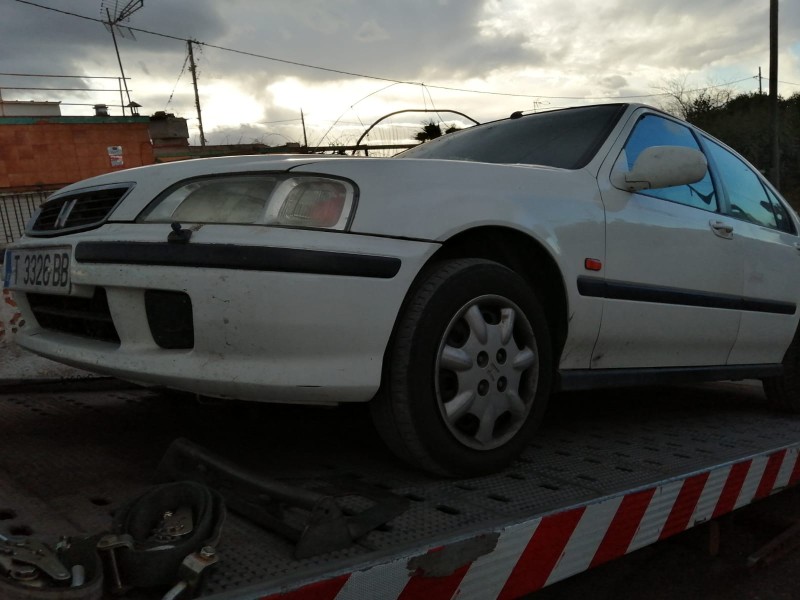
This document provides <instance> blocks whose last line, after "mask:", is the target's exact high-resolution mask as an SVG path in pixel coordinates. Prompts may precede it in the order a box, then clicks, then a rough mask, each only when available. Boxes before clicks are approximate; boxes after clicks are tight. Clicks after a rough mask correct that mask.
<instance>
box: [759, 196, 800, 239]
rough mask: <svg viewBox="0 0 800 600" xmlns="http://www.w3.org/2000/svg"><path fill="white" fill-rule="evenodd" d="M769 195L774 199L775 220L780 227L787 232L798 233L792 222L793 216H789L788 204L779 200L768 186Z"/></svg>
mask: <svg viewBox="0 0 800 600" xmlns="http://www.w3.org/2000/svg"><path fill="white" fill-rule="evenodd" d="M765 187H766V186H765ZM767 195H768V196H769V199H770V200H771V201H772V210H773V212H774V213H775V220H776V221H777V222H778V229H780V230H781V231H785V232H786V233H797V232H796V231H795V229H794V224H793V223H792V217H790V216H789V211H788V210H787V209H786V206H785V205H784V204H783V203H782V202H781V201H780V200H778V198H777V197H776V196H775V194H773V193H772V190H770V189H769V188H767Z"/></svg>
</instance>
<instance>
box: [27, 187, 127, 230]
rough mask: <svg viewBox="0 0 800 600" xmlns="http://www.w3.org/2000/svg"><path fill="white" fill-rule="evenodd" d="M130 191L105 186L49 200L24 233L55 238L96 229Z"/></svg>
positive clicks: (125, 188) (124, 188)
mask: <svg viewBox="0 0 800 600" xmlns="http://www.w3.org/2000/svg"><path fill="white" fill-rule="evenodd" d="M130 188H131V186H130V185H129V184H125V185H115V186H104V187H99V188H91V189H87V190H82V191H80V192H74V193H72V194H65V195H63V196H59V197H57V198H53V199H51V200H48V201H47V202H45V203H44V204H42V206H41V208H40V209H39V212H38V213H36V215H35V216H34V219H33V221H32V223H31V224H30V226H29V227H28V229H27V230H26V232H25V233H26V234H27V235H31V236H37V235H38V236H55V235H62V234H66V233H72V232H75V231H83V230H86V229H92V228H93V227H99V226H100V225H102V224H103V223H104V222H105V220H106V219H107V218H108V216H109V215H110V214H111V211H113V210H114V208H115V207H116V206H117V204H119V202H120V200H122V198H123V197H124V196H125V194H126V193H127V192H128V190H129V189H130Z"/></svg>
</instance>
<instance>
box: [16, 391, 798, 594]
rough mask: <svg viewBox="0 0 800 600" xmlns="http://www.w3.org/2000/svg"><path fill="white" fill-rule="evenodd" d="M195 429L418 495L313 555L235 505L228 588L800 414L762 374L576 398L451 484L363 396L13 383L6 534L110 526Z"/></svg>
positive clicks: (479, 523)
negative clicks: (491, 467)
mask: <svg viewBox="0 0 800 600" xmlns="http://www.w3.org/2000/svg"><path fill="white" fill-rule="evenodd" d="M67 389H68V388H67ZM179 436H183V437H187V438H189V439H191V440H192V441H194V442H196V443H198V444H201V445H204V446H206V447H208V448H209V449H210V450H212V451H214V452H216V453H219V454H222V455H224V456H226V457H227V458H229V459H231V460H234V461H237V462H239V463H240V464H242V465H243V466H246V467H248V468H250V469H252V470H255V471H258V472H261V473H264V474H265V475H266V476H269V477H272V478H277V479H281V480H283V481H285V482H287V483H290V484H293V485H297V486H301V487H306V488H318V487H321V486H329V485H331V484H333V485H336V486H338V487H341V488H346V486H347V482H348V481H352V480H353V479H357V480H360V481H364V482H367V483H370V484H374V485H378V486H381V487H382V488H385V489H391V490H392V491H393V492H395V493H397V494H401V495H405V496H407V497H408V498H409V499H411V504H410V507H409V509H408V510H407V511H406V512H405V513H404V514H402V515H401V516H399V517H397V518H395V519H394V520H393V521H392V522H391V523H389V524H388V525H387V526H386V527H383V528H381V530H379V531H374V532H372V533H370V534H368V535H367V536H365V537H364V538H363V539H362V540H361V542H360V543H359V544H358V545H356V546H353V547H351V548H349V549H347V550H343V551H340V552H336V553H330V554H326V555H323V556H319V557H314V558H310V559H305V560H300V561H297V560H294V559H292V557H291V551H292V546H291V544H289V543H288V542H286V541H284V540H283V539H281V538H279V537H277V536H275V535H273V534H271V533H269V532H266V531H264V530H263V529H261V528H259V527H257V526H255V525H253V524H251V523H248V522H246V521H244V520H242V519H240V518H237V517H236V516H235V515H231V516H229V521H228V524H227V525H226V528H225V531H224V535H223V538H222V541H221V543H220V548H219V551H220V557H221V560H222V563H221V565H220V567H219V568H218V569H217V570H216V571H215V572H214V574H213V575H212V577H211V580H210V582H209V586H208V589H207V593H208V594H217V593H219V594H220V597H223V596H225V595H226V592H232V591H233V590H235V589H237V588H240V587H241V586H248V585H254V584H258V583H260V582H265V581H276V580H281V579H286V580H288V579H290V578H292V577H293V576H296V574H298V573H300V572H302V573H304V574H310V573H313V572H324V571H325V570H327V569H329V568H330V567H331V565H336V564H339V565H345V564H347V562H348V561H349V562H352V561H353V560H354V559H355V560H358V561H359V562H360V561H364V560H368V559H371V558H373V557H379V556H388V555H391V554H392V553H394V552H401V551H402V550H407V549H411V548H415V547H419V546H422V545H428V544H435V543H436V541H437V540H445V539H448V538H451V537H453V536H456V535H459V534H462V533H468V532H471V531H478V530H482V529H483V528H488V527H490V526H492V525H495V524H498V523H504V522H513V521H516V520H519V519H522V518H530V517H533V516H536V515H540V514H544V513H548V512H552V511H554V510H556V509H559V508H563V507H566V506H570V505H574V504H578V503H582V502H586V501H590V500H591V499H593V498H599V497H602V496H606V495H610V494H614V493H618V492H621V491H623V490H630V489H633V488H637V487H644V486H648V485H652V484H654V483H656V482H660V481H664V480H666V479H669V478H672V477H679V476H684V475H686V474H687V473H691V472H693V471H696V470H701V469H704V468H708V467H709V466H711V465H717V464H721V463H724V462H728V461H733V460H736V459H739V458H742V457H745V456H747V455H749V454H752V453H753V452H754V451H760V450H763V449H765V448H778V447H781V446H782V445H789V444H792V443H796V442H797V441H798V440H799V439H800V417H794V416H787V415H785V414H780V413H777V412H775V411H774V410H773V409H771V408H770V407H768V406H767V405H766V403H765V402H764V400H763V394H762V392H761V390H760V386H757V385H752V384H747V383H744V384H715V385H701V386H692V387H674V388H647V389H637V390H625V391H606V392H603V393H597V392H588V393H580V394H578V393H574V394H564V395H560V396H556V397H554V398H553V399H552V403H551V410H550V411H549V413H548V415H547V417H546V418H545V421H544V423H543V426H542V429H541V432H540V434H539V436H538V437H537V439H536V441H535V443H534V444H533V445H532V446H530V447H529V448H528V449H527V450H526V451H525V452H524V454H523V455H522V457H521V459H520V460H518V461H517V462H516V463H515V464H514V465H512V466H511V467H510V468H509V469H507V470H506V471H504V472H503V473H500V474H498V475H493V476H490V477H480V478H474V479H467V480H459V481H444V480H441V479H435V478H431V477H428V476H426V475H424V474H422V473H419V472H417V471H415V470H413V469H410V468H407V467H405V466H404V465H402V464H400V463H399V462H398V461H396V460H395V459H394V458H393V457H391V456H390V455H389V454H388V452H387V451H386V450H385V449H384V448H383V446H382V444H381V443H380V441H379V440H378V438H377V436H376V434H375V433H374V431H373V429H372V427H371V424H370V422H369V418H368V411H367V410H366V409H365V407H363V406H348V407H342V408H340V409H330V408H309V407H291V406H271V405H254V404H242V403H234V402H229V403H211V404H197V403H195V402H194V401H193V400H188V399H186V398H185V397H180V396H170V395H166V394H159V393H157V392H152V391H147V390H130V391H94V392H71V391H64V392H60V393H39V394H36V393H10V394H5V395H0V440H2V441H1V442H0V533H3V534H15V533H24V534H30V533H32V534H34V535H40V536H44V537H55V536H59V535H71V534H77V533H91V532H97V531H102V530H104V529H107V528H108V527H109V526H110V523H111V517H110V513H111V511H113V510H114V508H115V507H116V506H119V505H120V504H122V503H124V502H125V501H126V500H127V499H129V498H130V497H132V496H134V495H136V494H137V493H138V492H139V491H141V490H143V489H144V488H146V487H147V486H149V485H151V484H152V483H153V475H154V472H155V468H156V466H157V464H158V461H159V459H160V458H161V456H162V455H163V453H164V451H165V450H166V448H167V446H168V445H169V443H170V442H171V441H172V440H173V439H175V438H176V437H179ZM350 501H351V502H356V501H357V500H356V499H351V500H350ZM156 597H158V596H156Z"/></svg>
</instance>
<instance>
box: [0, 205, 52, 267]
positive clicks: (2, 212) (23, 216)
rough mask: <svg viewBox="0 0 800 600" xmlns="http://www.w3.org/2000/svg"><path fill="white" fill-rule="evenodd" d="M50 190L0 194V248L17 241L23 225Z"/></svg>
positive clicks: (23, 229)
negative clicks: (0, 233) (0, 231)
mask: <svg viewBox="0 0 800 600" xmlns="http://www.w3.org/2000/svg"><path fill="white" fill-rule="evenodd" d="M52 193H53V191H52V190H48V191H38V192H19V193H11V194H4V193H0V222H2V224H3V237H0V248H5V247H6V245H8V244H10V243H11V242H13V241H15V240H16V239H18V238H19V237H20V236H21V235H22V234H23V232H24V231H25V224H26V223H27V222H28V220H29V219H30V218H31V216H32V215H33V213H35V212H36V209H37V208H39V205H40V204H41V203H42V202H44V201H45V200H47V197H48V196H49V195H50V194H52ZM0 260H2V259H0Z"/></svg>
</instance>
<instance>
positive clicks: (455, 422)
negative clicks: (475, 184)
mask: <svg viewBox="0 0 800 600" xmlns="http://www.w3.org/2000/svg"><path fill="white" fill-rule="evenodd" d="M551 371H552V365H551V350H550V338H549V333H548V329H547V323H546V321H545V317H544V312H543V311H542V309H541V307H540V305H539V302H538V301H537V299H536V297H535V295H534V293H533V292H532V291H531V289H530V288H529V287H528V285H527V284H526V282H525V281H524V280H523V279H522V278H521V277H520V276H519V275H517V274H516V273H515V272H513V271H511V270H510V269H507V268H506V267H504V266H502V265H500V264H498V263H494V262H491V261H486V260H478V259H463V260H452V261H447V262H443V263H439V264H437V265H434V267H433V268H431V269H430V270H429V271H428V272H427V273H426V274H425V275H423V277H422V279H421V281H420V283H419V285H418V286H417V288H416V290H415V291H414V292H412V296H411V298H410V301H409V302H408V303H407V305H406V308H405V310H404V312H403V314H402V315H401V317H400V321H399V323H398V327H397V330H396V332H395V335H394V337H393V340H392V344H391V348H390V352H389V355H388V361H387V366H386V372H385V379H384V387H383V389H382V391H381V393H380V394H379V395H378V397H377V398H376V399H375V400H374V401H373V416H374V419H375V422H376V425H377V427H378V430H379V432H380V433H381V435H382V437H383V438H384V439H385V441H386V442H387V444H388V445H389V447H390V448H391V449H392V450H393V451H394V452H395V453H396V454H398V455H399V456H401V457H402V458H404V459H406V460H407V461H410V462H412V463H414V464H416V465H419V466H421V467H423V468H424V469H426V470H428V471H431V472H433V473H437V474H442V475H449V476H471V475H479V474H483V473H488V472H492V471H496V470H498V469H501V468H502V467H504V466H505V465H506V464H507V463H509V462H510V461H511V460H512V459H513V458H514V457H515V456H517V455H518V454H519V453H520V452H521V451H522V450H523V449H524V447H525V446H526V445H527V444H528V443H529V442H530V440H531V437H532V435H533V433H534V430H535V428H536V426H537V424H538V422H539V420H540V419H541V416H542V414H543V412H544V408H545V403H546V400H547V394H548V392H549V387H550V378H551Z"/></svg>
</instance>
